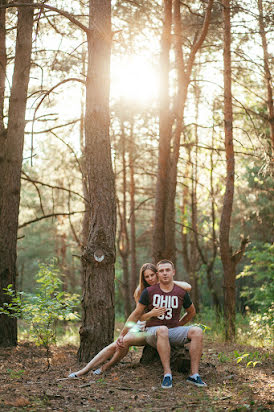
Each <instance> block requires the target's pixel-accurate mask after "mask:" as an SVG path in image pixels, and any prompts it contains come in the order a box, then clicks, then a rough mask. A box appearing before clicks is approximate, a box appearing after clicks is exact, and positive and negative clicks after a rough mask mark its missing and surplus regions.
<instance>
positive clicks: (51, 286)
mask: <svg viewBox="0 0 274 412" xmlns="http://www.w3.org/2000/svg"><path fill="white" fill-rule="evenodd" d="M39 267H40V270H39V272H38V273H37V275H36V282H37V284H38V287H37V289H36V291H35V293H34V294H30V293H25V292H18V293H16V292H15V291H14V289H13V288H12V285H8V287H7V288H6V289H4V290H5V293H6V295H8V296H9V297H10V303H4V304H3V307H0V314H5V315H8V316H10V317H15V318H21V319H23V320H24V321H25V322H27V323H28V324H29V325H30V332H31V334H32V336H33V338H34V341H35V342H36V344H37V345H38V346H40V345H42V346H44V347H45V348H46V349H47V350H48V349H49V346H50V345H51V344H53V343H56V325H57V322H58V321H59V320H76V319H78V315H77V313H76V312H75V311H74V310H73V308H74V307H75V306H76V303H77V302H78V300H79V296H78V295H76V294H73V295H72V294H69V293H65V292H62V290H61V287H62V281H61V280H60V272H59V270H58V269H57V268H56V267H55V265H54V263H51V264H48V265H45V264H40V266H39Z"/></svg>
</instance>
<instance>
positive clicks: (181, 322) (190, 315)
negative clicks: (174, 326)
mask: <svg viewBox="0 0 274 412" xmlns="http://www.w3.org/2000/svg"><path fill="white" fill-rule="evenodd" d="M195 314H196V310H195V307H194V305H193V303H192V305H191V306H189V308H187V309H186V313H185V314H184V316H183V317H182V318H181V319H180V320H179V326H184V325H185V324H186V323H188V322H189V321H190V320H191V319H192V318H194V316H195Z"/></svg>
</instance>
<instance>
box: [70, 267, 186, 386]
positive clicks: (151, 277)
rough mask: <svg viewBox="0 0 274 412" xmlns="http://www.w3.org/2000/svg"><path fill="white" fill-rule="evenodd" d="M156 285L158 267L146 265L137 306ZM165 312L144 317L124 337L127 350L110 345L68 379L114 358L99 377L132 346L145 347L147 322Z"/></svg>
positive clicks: (157, 310) (183, 285)
mask: <svg viewBox="0 0 274 412" xmlns="http://www.w3.org/2000/svg"><path fill="white" fill-rule="evenodd" d="M156 283H158V278H157V268H156V266H154V265H153V264H152V263H145V264H144V265H143V266H142V267H141V270H140V276H139V285H138V286H137V288H136V290H135V292H134V299H135V302H136V304H137V303H138V301H139V298H140V296H141V293H142V292H143V290H144V289H145V288H147V287H149V286H152V285H156ZM174 283H175V284H176V285H178V286H179V287H181V288H182V289H184V290H186V291H190V290H191V286H190V285H189V283H187V282H178V281H174ZM164 312H165V308H162V307H160V308H154V309H152V310H151V311H150V312H148V313H145V314H144V315H142V317H141V321H138V322H137V324H136V325H134V326H133V328H131V329H130V330H129V332H128V333H127V334H126V336H125V337H124V344H125V348H120V349H119V350H118V349H117V344H116V342H113V343H111V344H110V345H108V346H106V347H105V348H104V349H102V350H101V351H100V352H99V353H98V354H97V355H96V356H95V357H94V358H93V359H92V360H91V361H90V362H89V363H88V364H87V365H86V366H85V367H84V368H83V369H80V370H79V371H78V372H73V373H71V374H70V375H69V376H68V377H69V378H78V377H79V376H82V375H85V374H86V373H87V372H89V371H90V370H91V369H94V368H97V367H98V366H99V365H101V364H103V363H104V362H105V361H106V360H107V359H109V358H110V357H111V356H112V358H111V359H110V360H109V361H108V362H107V363H106V364H104V365H102V366H101V367H100V368H99V369H96V370H95V371H94V372H93V374H95V375H99V374H101V373H102V372H105V371H106V370H107V369H109V368H110V367H111V366H113V365H114V364H116V363H117V362H119V361H120V360H121V359H122V358H123V357H124V356H126V354H127V353H128V350H129V347H130V346H143V345H145V338H144V333H143V332H144V329H145V322H146V321H147V320H148V319H150V318H152V317H157V316H160V315H162V314H164Z"/></svg>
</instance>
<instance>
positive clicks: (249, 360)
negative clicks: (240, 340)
mask: <svg viewBox="0 0 274 412" xmlns="http://www.w3.org/2000/svg"><path fill="white" fill-rule="evenodd" d="M234 356H235V358H236V360H237V363H240V362H242V361H245V362H246V367H247V368H248V367H253V368H255V366H256V365H258V364H261V363H262V360H263V357H265V358H268V357H269V354H268V353H267V354H265V355H264V356H263V355H261V354H260V353H259V352H258V351H255V352H251V353H243V354H240V353H239V352H238V351H237V350H235V351H234Z"/></svg>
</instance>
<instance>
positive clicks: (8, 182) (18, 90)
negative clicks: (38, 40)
mask: <svg viewBox="0 0 274 412" xmlns="http://www.w3.org/2000/svg"><path fill="white" fill-rule="evenodd" d="M24 3H26V4H28V3H30V4H31V3H32V0H25V1H24ZM32 27H33V8H32V7H29V8H28V7H21V8H20V9H19V11H18V23H17V38H16V51H15V62H14V73H13V79H12V87H11V95H10V100H9V112H8V130H7V140H6V148H5V153H4V157H3V158H1V159H0V163H1V165H0V171H1V175H0V305H1V306H2V304H3V302H5V301H7V296H6V295H4V294H3V288H6V287H7V285H9V284H12V285H13V287H14V288H15V283H16V282H15V280H16V257H17V254H16V246H17V230H18V214H19V202H20V188H21V169H22V159H23V146H24V129H25V111H26V101H27V91H28V82H29V73H30V64H31V50H32ZM16 344H17V324H16V320H15V319H10V318H8V317H7V316H4V315H2V316H1V317H0V346H15V345H16Z"/></svg>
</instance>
